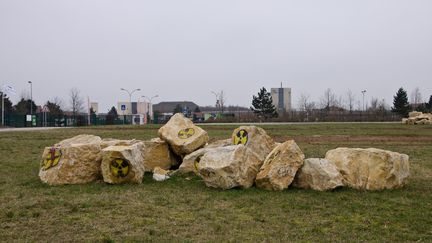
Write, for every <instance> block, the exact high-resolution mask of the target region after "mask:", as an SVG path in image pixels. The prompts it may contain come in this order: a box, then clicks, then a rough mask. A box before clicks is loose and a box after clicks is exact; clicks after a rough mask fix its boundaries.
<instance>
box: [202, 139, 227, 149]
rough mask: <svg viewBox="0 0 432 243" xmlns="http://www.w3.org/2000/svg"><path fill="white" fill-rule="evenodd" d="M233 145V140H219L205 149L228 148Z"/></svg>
mask: <svg viewBox="0 0 432 243" xmlns="http://www.w3.org/2000/svg"><path fill="white" fill-rule="evenodd" d="M230 145H232V139H230V138H228V139H223V140H217V141H215V142H213V143H210V144H208V145H207V146H205V148H219V147H226V146H230Z"/></svg>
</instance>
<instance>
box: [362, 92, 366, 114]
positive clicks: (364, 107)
mask: <svg viewBox="0 0 432 243" xmlns="http://www.w3.org/2000/svg"><path fill="white" fill-rule="evenodd" d="M361 92H362V94H363V111H365V103H364V99H365V93H366V90H362V91H361Z"/></svg>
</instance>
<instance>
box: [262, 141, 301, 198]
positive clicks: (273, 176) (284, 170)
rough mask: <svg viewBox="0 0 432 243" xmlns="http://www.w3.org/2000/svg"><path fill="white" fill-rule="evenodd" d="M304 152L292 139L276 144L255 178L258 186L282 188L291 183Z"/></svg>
mask: <svg viewBox="0 0 432 243" xmlns="http://www.w3.org/2000/svg"><path fill="white" fill-rule="evenodd" d="M304 158H305V156H304V154H303V152H302V151H301V149H300V148H299V146H298V145H297V144H296V143H295V142H294V140H289V141H286V142H285V143H282V144H280V145H278V146H277V147H276V148H274V149H273V151H272V152H271V153H270V154H269V155H268V156H267V158H266V159H265V161H264V164H263V165H262V166H261V169H260V171H259V172H258V175H257V177H256V180H255V184H256V186H257V187H258V188H262V189H266V190H278V191H280V190H284V189H287V188H288V187H289V185H291V183H292V181H293V180H294V177H295V175H296V173H297V170H298V169H299V168H300V167H301V166H302V165H303V161H304Z"/></svg>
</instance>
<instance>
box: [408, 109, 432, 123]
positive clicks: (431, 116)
mask: <svg viewBox="0 0 432 243" xmlns="http://www.w3.org/2000/svg"><path fill="white" fill-rule="evenodd" d="M408 116H409V117H408V118H403V119H402V123H403V124H408V125H431V124H432V113H422V112H419V111H413V112H410V113H409V115H408Z"/></svg>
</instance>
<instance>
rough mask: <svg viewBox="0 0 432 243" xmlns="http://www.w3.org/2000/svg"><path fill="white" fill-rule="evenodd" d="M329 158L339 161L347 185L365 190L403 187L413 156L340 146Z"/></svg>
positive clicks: (328, 155)
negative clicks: (410, 158)
mask: <svg viewBox="0 0 432 243" xmlns="http://www.w3.org/2000/svg"><path fill="white" fill-rule="evenodd" d="M325 158H326V159H327V160H329V161H331V162H332V163H334V164H335V165H336V167H337V168H338V170H339V171H340V173H341V174H342V176H343V182H344V184H345V185H347V186H349V187H352V188H356V189H361V190H382V189H393V188H400V187H402V186H404V185H405V184H406V183H407V182H408V178H409V175H410V172H409V157H408V155H406V154H400V153H396V152H391V151H387V150H381V149H376V148H368V149H361V148H337V149H333V150H330V151H328V152H327V153H326V156H325Z"/></svg>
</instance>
